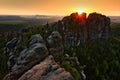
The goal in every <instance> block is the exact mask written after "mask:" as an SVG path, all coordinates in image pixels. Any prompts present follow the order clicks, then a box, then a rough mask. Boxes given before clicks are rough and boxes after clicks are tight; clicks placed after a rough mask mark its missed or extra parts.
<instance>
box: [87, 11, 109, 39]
mask: <svg viewBox="0 0 120 80" xmlns="http://www.w3.org/2000/svg"><path fill="white" fill-rule="evenodd" d="M87 27H88V36H89V39H96V38H106V37H108V33H109V31H110V18H108V17H106V16H105V15H102V14H98V13H91V14H89V16H88V18H87Z"/></svg>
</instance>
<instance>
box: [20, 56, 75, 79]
mask: <svg viewBox="0 0 120 80" xmlns="http://www.w3.org/2000/svg"><path fill="white" fill-rule="evenodd" d="M19 80H74V79H73V77H72V76H71V74H70V73H69V72H66V71H65V70H64V69H63V68H61V67H60V66H59V65H58V64H57V63H56V62H55V61H54V58H53V56H51V55H50V56H48V57H47V58H46V59H45V60H44V61H42V62H40V63H39V64H38V65H36V66H34V67H33V68H32V69H30V70H29V71H27V72H26V73H25V74H24V75H22V76H21V77H20V78H19Z"/></svg>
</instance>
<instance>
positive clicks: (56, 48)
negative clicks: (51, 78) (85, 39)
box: [47, 31, 64, 62]
mask: <svg viewBox="0 0 120 80" xmlns="http://www.w3.org/2000/svg"><path fill="white" fill-rule="evenodd" d="M47 43H48V50H49V54H51V55H53V57H54V59H55V61H57V62H60V61H61V60H62V58H63V52H64V47H63V43H62V36H61V35H60V33H59V32H58V31H53V32H52V33H51V35H50V36H49V37H48V38H47Z"/></svg>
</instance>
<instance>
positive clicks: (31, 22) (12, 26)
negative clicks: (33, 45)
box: [0, 15, 63, 33]
mask: <svg viewBox="0 0 120 80" xmlns="http://www.w3.org/2000/svg"><path fill="white" fill-rule="evenodd" d="M62 17H63V16H44V15H35V16H16V15H15V16H14V15H13V16H12V15H1V16H0V33H1V32H9V31H21V30H22V29H25V28H29V27H38V26H40V25H44V24H46V23H52V22H56V21H58V20H60V19H62Z"/></svg>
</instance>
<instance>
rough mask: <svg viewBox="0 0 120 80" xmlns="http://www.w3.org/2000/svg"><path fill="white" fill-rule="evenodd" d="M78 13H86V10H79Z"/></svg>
mask: <svg viewBox="0 0 120 80" xmlns="http://www.w3.org/2000/svg"><path fill="white" fill-rule="evenodd" d="M77 12H78V14H82V13H83V12H85V10H84V9H78V10H77Z"/></svg>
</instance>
